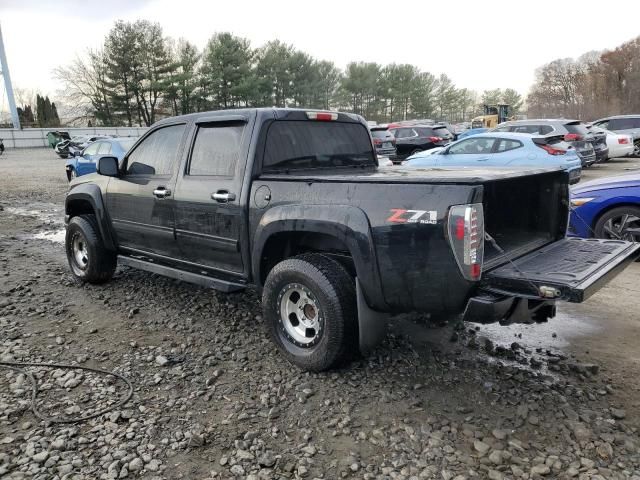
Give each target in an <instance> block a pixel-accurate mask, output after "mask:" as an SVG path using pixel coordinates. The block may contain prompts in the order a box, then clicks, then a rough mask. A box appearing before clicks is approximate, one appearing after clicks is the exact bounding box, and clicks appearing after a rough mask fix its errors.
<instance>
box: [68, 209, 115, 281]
mask: <svg viewBox="0 0 640 480" xmlns="http://www.w3.org/2000/svg"><path fill="white" fill-rule="evenodd" d="M76 238H77V239H78V240H79V241H80V242H83V245H84V246H85V249H86V253H87V255H86V259H87V261H86V263H84V264H81V263H80V262H79V261H78V260H77V259H76V258H75V255H74V240H75V239H76ZM65 250H66V253H67V260H68V262H69V267H70V268H71V273H72V274H73V277H74V278H75V280H76V281H78V282H80V283H85V282H86V283H93V284H100V283H105V282H108V281H109V280H110V279H111V277H113V273H114V272H115V270H116V266H117V255H116V252H113V251H111V250H107V249H106V248H105V246H104V244H103V242H102V238H101V237H100V234H99V230H98V222H97V220H96V217H95V215H80V216H77V217H73V218H72V219H71V220H70V221H69V224H68V225H67V233H66V235H65Z"/></svg>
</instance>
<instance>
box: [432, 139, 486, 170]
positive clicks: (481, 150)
mask: <svg viewBox="0 0 640 480" xmlns="http://www.w3.org/2000/svg"><path fill="white" fill-rule="evenodd" d="M495 140H496V139H495V138H493V137H471V138H466V139H464V140H460V141H459V142H456V143H454V144H453V145H451V147H449V149H448V150H447V153H446V154H443V155H438V166H441V167H456V166H458V167H459V166H470V167H473V166H476V165H478V166H481V165H482V164H484V163H486V162H488V161H489V160H490V157H491V152H492V149H493V144H494V143H495Z"/></svg>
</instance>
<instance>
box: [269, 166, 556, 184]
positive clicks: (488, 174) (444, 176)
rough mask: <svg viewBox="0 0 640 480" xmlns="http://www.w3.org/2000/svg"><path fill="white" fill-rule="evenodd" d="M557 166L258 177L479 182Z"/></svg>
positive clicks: (307, 172)
mask: <svg viewBox="0 0 640 480" xmlns="http://www.w3.org/2000/svg"><path fill="white" fill-rule="evenodd" d="M561 170H562V169H561V168H559V167H557V168H555V167H554V168H531V167H513V168H503V167H484V168H481V169H480V168H472V167H458V168H402V167H400V168H397V167H393V168H391V167H389V168H378V169H366V170H364V169H360V168H340V169H336V170H326V169H325V170H322V171H314V170H299V171H295V173H263V174H261V175H260V179H261V180H277V181H283V180H286V181H292V182H300V181H313V182H366V183H455V184H482V183H486V182H490V181H496V180H506V179H509V178H518V177H525V176H528V175H537V174H543V173H548V172H552V171H561Z"/></svg>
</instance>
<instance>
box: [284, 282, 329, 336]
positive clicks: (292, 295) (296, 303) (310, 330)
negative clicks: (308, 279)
mask: <svg viewBox="0 0 640 480" xmlns="http://www.w3.org/2000/svg"><path fill="white" fill-rule="evenodd" d="M278 305H279V307H280V319H279V321H280V325H281V327H282V331H283V333H284V334H285V335H286V337H287V338H288V339H289V341H291V342H293V343H294V344H295V345H297V346H299V347H305V348H308V347H312V346H313V345H315V344H316V343H317V342H318V340H319V339H320V337H321V335H322V324H323V319H322V311H321V310H320V307H319V305H318V301H317V300H316V298H315V296H314V295H313V293H312V292H311V290H309V289H308V288H306V287H305V286H304V285H300V284H298V283H290V284H288V285H285V286H284V287H283V288H282V290H280V294H279V295H278Z"/></svg>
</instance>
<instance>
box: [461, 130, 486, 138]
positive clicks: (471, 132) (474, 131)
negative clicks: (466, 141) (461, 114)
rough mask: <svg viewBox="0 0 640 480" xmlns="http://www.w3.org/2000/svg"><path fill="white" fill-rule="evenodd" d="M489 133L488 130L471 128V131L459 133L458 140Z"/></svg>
mask: <svg viewBox="0 0 640 480" xmlns="http://www.w3.org/2000/svg"><path fill="white" fill-rule="evenodd" d="M488 131H489V129H488V128H470V129H469V130H465V131H464V132H461V133H459V134H458V140H462V139H463V138H467V137H470V136H471V135H477V134H479V133H487V132H488Z"/></svg>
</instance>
